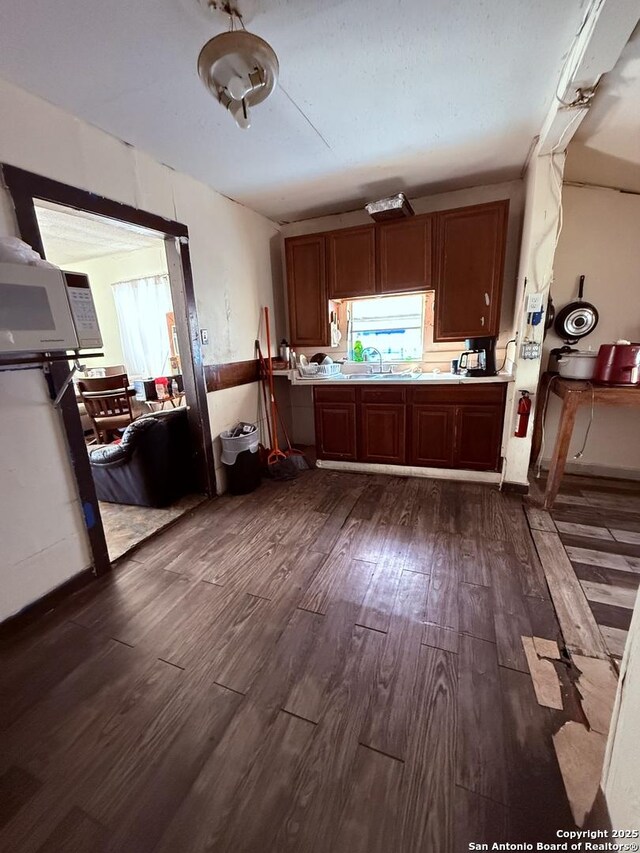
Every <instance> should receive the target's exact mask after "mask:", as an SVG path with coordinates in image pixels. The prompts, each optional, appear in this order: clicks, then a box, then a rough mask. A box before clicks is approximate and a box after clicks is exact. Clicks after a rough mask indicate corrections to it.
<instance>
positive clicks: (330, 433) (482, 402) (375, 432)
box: [314, 382, 506, 471]
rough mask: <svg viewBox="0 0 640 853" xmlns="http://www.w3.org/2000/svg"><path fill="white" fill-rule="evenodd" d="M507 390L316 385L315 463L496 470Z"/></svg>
mask: <svg viewBox="0 0 640 853" xmlns="http://www.w3.org/2000/svg"><path fill="white" fill-rule="evenodd" d="M505 398H506V385H505V384H504V383H499V382H496V383H479V384H474V385H472V384H468V385H439V386H438V385H435V386H434V385H431V386H429V385H428V384H426V383H425V384H424V385H412V386H402V385H393V384H391V385H385V387H384V388H378V387H370V386H366V385H351V386H341V387H338V386H336V385H327V386H315V387H314V402H315V421H316V445H317V453H318V458H319V459H334V460H343V461H351V462H353V461H358V462H370V463H371V462H375V463H381V464H387V465H405V464H406V465H413V466H417V467H426V468H457V469H464V470H471V471H498V470H499V467H500V447H501V439H502V426H503V420H504V407H505Z"/></svg>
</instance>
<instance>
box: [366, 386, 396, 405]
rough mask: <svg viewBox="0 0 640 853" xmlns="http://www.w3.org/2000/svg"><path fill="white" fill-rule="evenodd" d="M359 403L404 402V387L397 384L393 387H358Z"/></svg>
mask: <svg viewBox="0 0 640 853" xmlns="http://www.w3.org/2000/svg"><path fill="white" fill-rule="evenodd" d="M358 391H359V393H360V402H361V403H404V401H405V392H406V389H405V388H399V387H398V386H397V385H395V386H393V388H362V387H360V388H359V389H358Z"/></svg>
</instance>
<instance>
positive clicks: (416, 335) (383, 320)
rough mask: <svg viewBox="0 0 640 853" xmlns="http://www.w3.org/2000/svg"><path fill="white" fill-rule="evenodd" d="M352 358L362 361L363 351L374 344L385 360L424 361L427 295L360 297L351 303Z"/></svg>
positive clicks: (350, 354) (350, 334)
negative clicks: (425, 300) (425, 301)
mask: <svg viewBox="0 0 640 853" xmlns="http://www.w3.org/2000/svg"><path fill="white" fill-rule="evenodd" d="M349 308H350V311H351V325H350V333H349V357H350V358H351V359H353V360H354V361H362V360H363V358H362V350H363V349H366V347H375V348H376V349H377V350H379V351H380V352H381V353H382V355H383V357H384V359H385V360H386V361H421V360H422V352H423V330H424V295H423V294H412V295H411V296H382V297H378V298H375V299H358V300H354V301H353V302H351V303H350V305H349Z"/></svg>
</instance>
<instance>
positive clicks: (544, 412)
mask: <svg viewBox="0 0 640 853" xmlns="http://www.w3.org/2000/svg"><path fill="white" fill-rule="evenodd" d="M558 378H559V377H558V376H552V377H551V379H550V380H549V384H548V385H547V393H546V394H545V396H544V400H543V402H542V415H541V418H540V422H541V424H542V440H541V442H540V453H539V455H538V464H537V466H536V480H539V479H540V474H541V473H542V454H543V453H544V442H545V437H546V434H545V432H546V431H545V428H544V422H545V419H546V417H547V406H548V405H549V394H550V392H551V386H552V385H553V383H554V382H555V381H556V379H558Z"/></svg>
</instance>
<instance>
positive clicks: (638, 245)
mask: <svg viewBox="0 0 640 853" xmlns="http://www.w3.org/2000/svg"><path fill="white" fill-rule="evenodd" d="M562 198H563V213H564V226H563V229H562V234H561V236H560V242H559V244H558V249H557V252H556V257H555V263H554V280H553V285H552V287H551V293H552V295H553V301H554V304H555V306H556V310H559V309H560V308H561V307H562V306H563V305H566V303H567V302H571V301H572V300H574V299H575V298H576V296H577V288H578V277H579V276H580V274H581V273H583V274H584V275H585V276H586V281H585V299H587V300H588V301H589V302H592V303H593V304H594V305H595V306H596V308H597V309H598V311H599V313H600V321H599V323H598V326H597V328H596V330H595V331H594V332H592V333H591V334H590V335H588V336H587V337H586V338H584V339H583V341H581V342H580V343H578V344H576V345H575V346H576V348H579V349H585V350H586V349H592V350H593V351H594V352H597V351H598V348H599V346H600V344H602V343H612V342H613V341H615V340H617V339H619V338H626V339H628V340H631V341H640V196H637V195H632V194H629V193H621V192H617V191H615V190H607V189H599V188H595V187H572V186H565V187H564V190H563V194H562ZM562 343H563V342H562V341H561V340H560V339H559V338H558V337H557V336H556V335H555V333H554V332H553V331H551V332H550V333H549V334H548V335H547V338H546V340H545V347H544V348H545V354H548V351H549V350H550V349H552V348H553V347H557V346H562ZM559 413H560V401H559V400H558V398H557V397H555V395H552V396H551V398H550V403H549V410H548V415H547V421H546V429H545V449H544V452H543V458H544V459H546V460H548V459H549V458H550V457H551V453H552V450H553V443H554V441H555V437H556V433H557V425H558V417H559ZM589 415H590V407H589V406H584V407H583V408H582V409H581V411H580V412H579V413H578V417H577V420H576V426H575V429H574V433H573V440H572V443H571V447H570V450H569V456H568V460H569V461H570V462H571V465H572V470H574V471H577V472H578V473H579V472H580V471H581V470H582V471H584V472H585V473H592V472H594V473H602V474H616V473H618V474H620V475H631V476H633V475H634V474H637V475H638V476H640V442H639V441H638V429H639V424H640V421H639V416H638V411H637V409H623V408H617V407H616V408H609V407H604V406H597V407H596V409H595V417H594V421H593V425H592V427H591V431H590V434H589V441H588V444H587V449H586V451H585V454H584V456H583V457H581V459H579V460H573V458H572V457H573V455H574V454H575V453H576V452H577V451H578V450H579V449H580V447H581V445H582V443H583V440H584V435H585V431H586V428H587V425H588V420H589Z"/></svg>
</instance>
